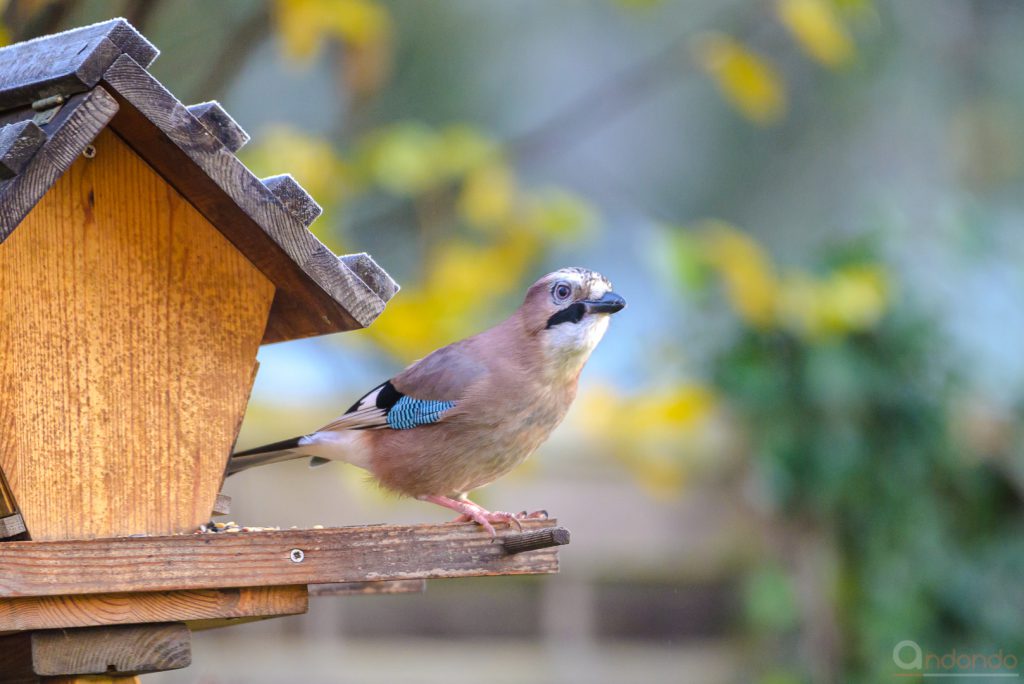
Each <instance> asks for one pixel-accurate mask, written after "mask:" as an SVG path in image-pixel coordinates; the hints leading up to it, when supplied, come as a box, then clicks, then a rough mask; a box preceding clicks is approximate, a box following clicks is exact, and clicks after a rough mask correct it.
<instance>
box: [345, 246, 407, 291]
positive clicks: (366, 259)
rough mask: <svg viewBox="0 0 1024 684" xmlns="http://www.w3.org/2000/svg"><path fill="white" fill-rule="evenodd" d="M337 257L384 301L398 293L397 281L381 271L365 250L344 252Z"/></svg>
mask: <svg viewBox="0 0 1024 684" xmlns="http://www.w3.org/2000/svg"><path fill="white" fill-rule="evenodd" d="M338 258H339V259H341V260H342V261H344V262H345V265H346V266H348V267H349V269H351V270H352V272H353V273H355V274H356V275H357V276H359V277H360V278H362V280H363V282H364V283H366V284H367V285H369V287H370V289H371V290H373V291H374V292H376V293H377V295H378V296H379V297H380V298H381V299H383V300H384V301H387V300H389V299H391V298H392V297H394V296H395V295H396V294H397V293H398V283H396V282H395V281H394V280H392V279H391V276H389V275H388V274H387V273H384V272H383V271H381V270H380V268H379V267H378V266H377V263H376V262H375V261H374V260H373V257H371V256H370V255H369V254H367V253H366V252H359V253H358V254H346V255H344V256H341V257H338Z"/></svg>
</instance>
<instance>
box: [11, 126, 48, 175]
mask: <svg viewBox="0 0 1024 684" xmlns="http://www.w3.org/2000/svg"><path fill="white" fill-rule="evenodd" d="M44 142H46V132H45V131H43V129H42V128H40V127H39V125H38V124H36V122H34V121H32V120H31V119H28V120H26V121H19V122H18V123H12V124H8V125H6V126H4V127H3V128H0V179H7V178H13V177H15V176H17V175H18V174H19V173H21V170H22V169H23V168H25V165H26V164H28V161H29V159H31V158H32V155H34V154H35V153H36V150H38V149H39V147H40V146H41V145H42V144H43V143H44Z"/></svg>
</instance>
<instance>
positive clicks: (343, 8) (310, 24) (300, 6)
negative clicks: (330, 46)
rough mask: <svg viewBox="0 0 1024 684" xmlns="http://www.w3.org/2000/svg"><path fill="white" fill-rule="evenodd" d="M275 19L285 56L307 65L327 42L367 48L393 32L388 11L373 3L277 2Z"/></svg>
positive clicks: (350, 0)
mask: <svg viewBox="0 0 1024 684" xmlns="http://www.w3.org/2000/svg"><path fill="white" fill-rule="evenodd" d="M274 19H275V21H276V24H277V28H278V33H279V34H280V37H281V43H282V46H283V48H284V51H285V54H287V55H288V56H289V57H291V58H293V59H296V60H300V61H308V60H309V59H312V58H313V57H314V56H315V55H316V54H318V53H319V51H320V48H321V47H322V45H323V42H324V39H325V38H328V37H330V38H336V39H338V40H341V41H343V42H346V43H348V44H350V45H352V46H355V47H359V48H364V47H366V46H367V45H369V44H370V43H373V42H376V41H381V40H385V39H386V38H387V36H388V35H389V34H390V31H391V17H390V15H389V14H388V12H387V10H385V9H384V8H383V7H381V6H380V5H379V4H378V3H376V2H373V1H372V0H276V2H275V3H274Z"/></svg>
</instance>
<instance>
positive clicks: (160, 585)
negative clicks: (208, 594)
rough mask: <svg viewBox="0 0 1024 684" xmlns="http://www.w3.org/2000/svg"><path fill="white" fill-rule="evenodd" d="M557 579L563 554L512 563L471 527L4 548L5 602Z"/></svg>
mask: <svg viewBox="0 0 1024 684" xmlns="http://www.w3.org/2000/svg"><path fill="white" fill-rule="evenodd" d="M554 524H555V523H554V522H553V521H550V520H546V521H523V528H524V529H526V530H536V529H541V528H542V527H544V526H548V525H554ZM503 534H506V532H505V531H502V532H499V537H500V536H501V535H503ZM294 549H299V550H301V551H302V556H303V559H302V561H301V562H295V561H293V560H292V558H291V556H292V553H291V552H292V551H293V550H294ZM557 571H558V554H557V547H552V548H548V549H543V550H540V551H531V552H529V553H519V554H515V555H510V554H509V553H508V552H507V551H505V549H504V547H503V546H502V545H501V543H500V541H499V542H495V541H493V540H492V539H491V538H490V536H488V534H487V533H486V532H484V531H482V530H481V529H480V527H479V526H477V525H474V524H470V523H460V524H457V523H448V524H444V525H375V526H369V527H340V528H333V529H323V530H282V531H280V532H242V533H237V534H203V535H184V536H174V537H130V538H121V539H96V540H90V541H54V542H25V541H13V542H8V543H5V544H0V597H17V596H56V595H61V594H88V593H111V592H126V591H164V590H172V589H177V590H182V589H212V588H223V587H235V586H276V585H285V584H327V583H332V582H366V581H380V580H399V579H433V578H439V577H477V576H482V575H520V574H538V573H553V572H557Z"/></svg>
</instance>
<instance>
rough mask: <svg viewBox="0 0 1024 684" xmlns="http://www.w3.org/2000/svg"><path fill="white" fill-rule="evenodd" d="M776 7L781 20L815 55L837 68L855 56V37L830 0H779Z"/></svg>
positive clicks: (809, 53)
mask: <svg viewBox="0 0 1024 684" xmlns="http://www.w3.org/2000/svg"><path fill="white" fill-rule="evenodd" d="M776 9H777V11H778V16H779V20H780V21H781V22H782V23H783V25H785V27H786V28H787V29H788V30H789V32H790V33H791V34H793V38H795V39H796V41H797V43H799V45H800V47H801V48H802V49H803V51H804V52H806V53H807V54H808V55H809V56H810V57H811V58H812V59H814V60H817V61H818V62H820V63H821V64H824V65H825V66H827V67H832V68H836V67H840V66H843V65H845V64H847V63H849V61H850V60H851V59H852V58H853V54H854V45H853V40H852V39H851V38H850V34H849V33H847V31H846V27H845V26H843V23H842V20H841V19H840V18H839V16H838V14H837V12H836V11H835V9H834V8H833V6H832V4H831V3H830V2H828V0H778V2H777V4H776Z"/></svg>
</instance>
